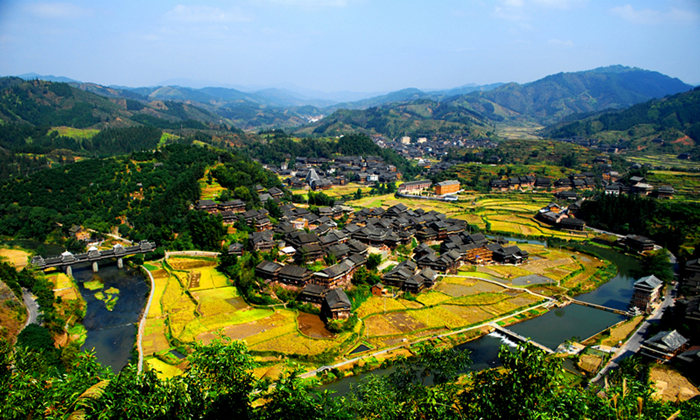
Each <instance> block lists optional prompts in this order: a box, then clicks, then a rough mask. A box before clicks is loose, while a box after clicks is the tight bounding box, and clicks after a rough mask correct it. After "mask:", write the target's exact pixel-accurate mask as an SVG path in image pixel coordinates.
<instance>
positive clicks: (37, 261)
mask: <svg viewBox="0 0 700 420" xmlns="http://www.w3.org/2000/svg"><path fill="white" fill-rule="evenodd" d="M155 249H156V243H155V242H148V241H141V242H139V244H138V245H134V246H127V247H124V246H123V245H114V246H113V247H112V249H105V250H102V251H100V250H98V249H97V248H95V247H90V249H88V252H85V253H82V254H73V253H71V252H69V251H66V252H64V253H63V254H61V255H56V256H52V257H46V258H43V257H42V256H40V255H37V256H36V257H34V258H32V261H31V264H32V265H34V266H35V267H37V268H40V269H42V270H43V269H47V268H60V269H65V270H66V273H68V275H72V274H73V273H72V269H71V267H72V266H73V265H75V264H80V263H84V262H91V263H92V271H94V272H97V271H98V270H99V267H98V265H97V262H98V261H100V260H106V259H111V258H116V259H117V265H118V266H119V268H122V267H123V262H122V258H124V257H128V256H130V255H136V254H145V253H147V252H151V251H154V250H155Z"/></svg>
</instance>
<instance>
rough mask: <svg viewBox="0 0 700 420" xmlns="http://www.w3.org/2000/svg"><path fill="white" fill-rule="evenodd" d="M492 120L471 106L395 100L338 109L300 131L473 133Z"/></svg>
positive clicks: (391, 134)
mask: <svg viewBox="0 0 700 420" xmlns="http://www.w3.org/2000/svg"><path fill="white" fill-rule="evenodd" d="M488 123H489V121H488V120H487V119H486V118H484V117H483V116H482V115H480V114H479V113H477V112H474V111H472V110H470V109H467V108H463V107H459V106H454V105H452V104H449V103H440V102H437V101H434V100H431V99H420V100H416V101H410V102H395V103H391V104H387V105H384V106H381V107H374V108H369V109H366V110H345V109H342V110H338V111H335V112H334V113H333V114H331V115H329V116H328V117H325V118H324V119H322V120H321V121H319V122H317V123H315V124H311V125H309V126H307V127H304V128H302V129H300V130H298V131H297V132H298V133H299V134H306V135H312V134H313V135H322V136H335V135H340V134H344V133H351V132H357V133H365V134H380V135H383V136H387V137H396V136H400V135H404V134H407V135H420V134H434V133H443V134H449V133H456V134H465V135H467V134H474V133H477V132H481V131H488Z"/></svg>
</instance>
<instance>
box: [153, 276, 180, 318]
mask: <svg viewBox="0 0 700 420" xmlns="http://www.w3.org/2000/svg"><path fill="white" fill-rule="evenodd" d="M151 276H152V277H153V284H154V288H153V292H152V293H153V304H151V307H150V309H149V310H148V314H147V315H146V316H147V317H148V318H159V317H161V316H163V309H162V306H161V302H162V300H163V295H164V293H165V289H166V287H167V286H168V278H169V276H168V272H167V271H165V270H163V269H156V270H153V271H151ZM175 281H177V280H175Z"/></svg>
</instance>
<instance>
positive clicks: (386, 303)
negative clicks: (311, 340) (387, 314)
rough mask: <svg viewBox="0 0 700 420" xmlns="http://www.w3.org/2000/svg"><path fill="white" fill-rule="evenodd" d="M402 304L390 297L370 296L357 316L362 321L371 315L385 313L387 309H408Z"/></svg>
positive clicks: (358, 309) (357, 312) (356, 313)
mask: <svg viewBox="0 0 700 420" xmlns="http://www.w3.org/2000/svg"><path fill="white" fill-rule="evenodd" d="M401 302H402V301H399V300H398V299H393V298H389V297H379V296H370V297H369V298H368V299H367V300H366V301H365V302H364V303H363V304H362V305H360V307H359V308H357V310H356V311H355V315H357V317H358V318H360V319H362V318H365V317H367V316H368V315H371V314H376V313H380V312H384V309H385V308H386V310H387V311H396V310H401V309H406V306H404V305H403V304H402V303H401Z"/></svg>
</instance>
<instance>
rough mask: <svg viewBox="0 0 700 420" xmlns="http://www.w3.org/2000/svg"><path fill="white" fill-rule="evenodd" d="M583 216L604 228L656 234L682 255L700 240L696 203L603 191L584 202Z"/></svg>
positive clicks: (653, 237) (657, 238) (699, 218)
mask: <svg viewBox="0 0 700 420" xmlns="http://www.w3.org/2000/svg"><path fill="white" fill-rule="evenodd" d="M581 218H583V219H584V220H586V222H587V223H588V224H589V225H590V226H593V227H597V228H600V229H604V230H608V231H612V232H615V233H620V234H623V235H627V234H638V235H643V236H646V237H649V238H652V239H653V240H654V241H656V242H657V243H658V244H660V245H662V246H664V247H665V248H668V249H669V250H670V251H671V252H673V253H674V254H676V255H679V253H680V255H679V256H681V257H682V256H683V255H684V253H685V252H686V250H687V249H688V248H693V247H696V246H697V244H698V243H699V242H700V208H698V206H697V205H696V204H695V203H688V202H677V201H670V200H669V201H662V200H655V199H651V198H646V197H639V196H637V195H632V194H623V195H620V196H615V195H603V196H600V197H598V198H597V199H596V200H587V201H584V202H583V205H582V207H581Z"/></svg>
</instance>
